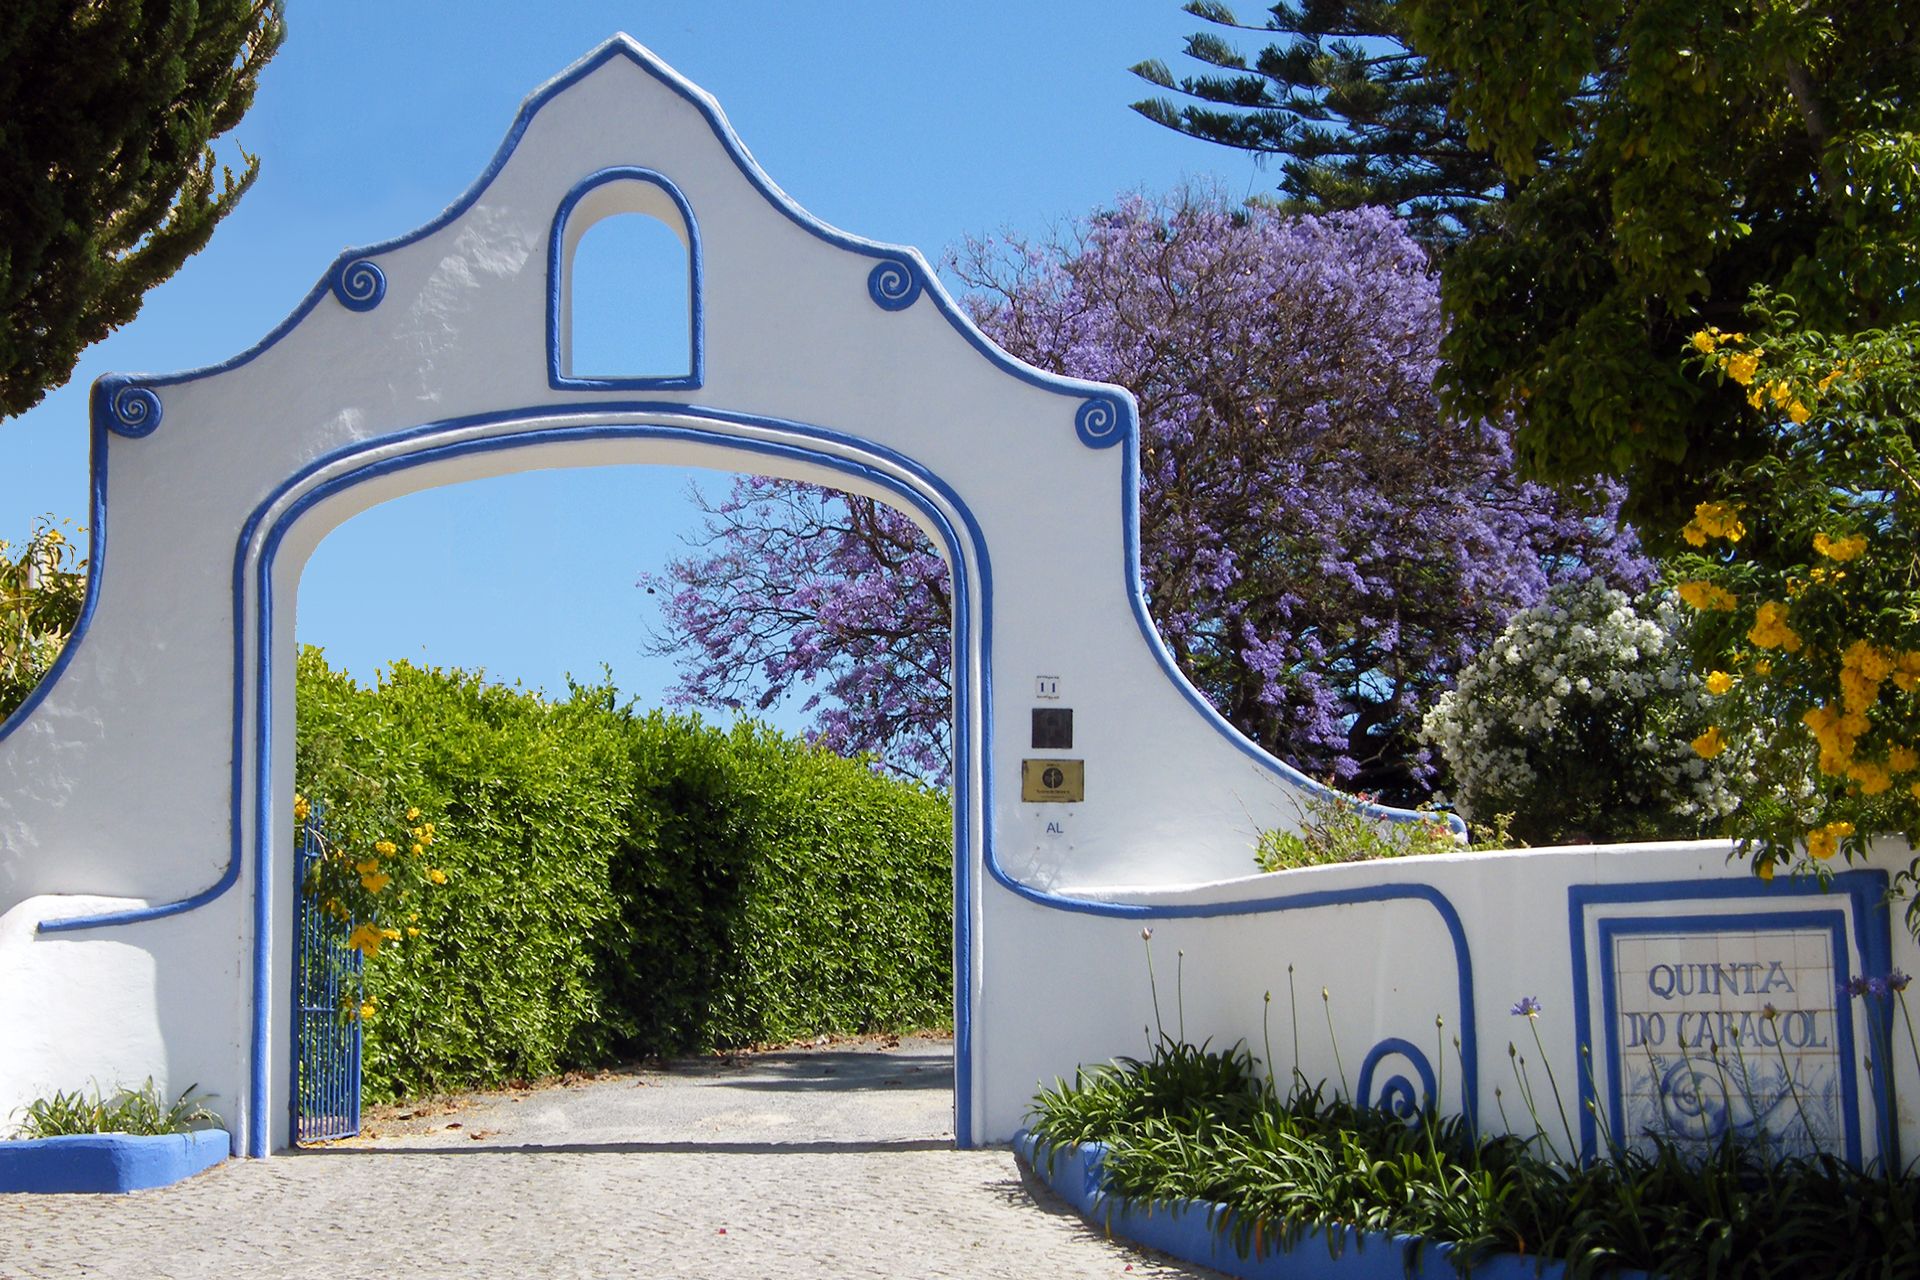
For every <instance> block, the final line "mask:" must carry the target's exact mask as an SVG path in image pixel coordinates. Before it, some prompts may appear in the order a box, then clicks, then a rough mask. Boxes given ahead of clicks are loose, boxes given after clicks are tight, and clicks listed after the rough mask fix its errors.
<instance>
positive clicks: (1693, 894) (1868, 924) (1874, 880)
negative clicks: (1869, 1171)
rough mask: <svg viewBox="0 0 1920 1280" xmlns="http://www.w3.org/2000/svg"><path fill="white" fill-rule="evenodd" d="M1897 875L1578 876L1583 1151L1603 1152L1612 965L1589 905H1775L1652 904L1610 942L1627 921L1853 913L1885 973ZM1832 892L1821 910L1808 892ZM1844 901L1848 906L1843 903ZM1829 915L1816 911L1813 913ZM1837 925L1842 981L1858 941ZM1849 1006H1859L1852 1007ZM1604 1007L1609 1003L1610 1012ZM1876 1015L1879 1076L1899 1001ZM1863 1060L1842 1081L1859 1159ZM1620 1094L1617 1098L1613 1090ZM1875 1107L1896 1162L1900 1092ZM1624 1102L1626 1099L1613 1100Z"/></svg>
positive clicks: (1571, 902)
mask: <svg viewBox="0 0 1920 1280" xmlns="http://www.w3.org/2000/svg"><path fill="white" fill-rule="evenodd" d="M1889 886H1890V881H1889V879H1888V876H1887V873H1886V872H1884V871H1872V870H1864V869H1861V870H1853V871H1842V872H1839V873H1838V874H1836V875H1834V876H1832V877H1831V878H1830V880H1828V881H1826V882H1823V881H1821V880H1818V879H1816V878H1814V877H1810V876H1796V877H1793V878H1791V879H1782V880H1777V881H1765V880H1760V879H1758V878H1755V879H1750V880H1725V879H1720V880H1648V881H1636V882H1634V883H1631V884H1613V885H1593V884H1576V885H1571V886H1569V887H1568V889H1567V940H1568V944H1569V946H1570V947H1571V949H1572V958H1573V1010H1574V1053H1575V1059H1576V1061H1578V1062H1580V1063H1581V1064H1582V1066H1581V1068H1580V1073H1579V1076H1580V1086H1579V1091H1580V1104H1579V1107H1580V1158H1581V1160H1582V1161H1592V1160H1594V1159H1596V1158H1598V1155H1599V1127H1598V1122H1597V1120H1596V1118H1595V1115H1594V1106H1595V1105H1596V1104H1597V1102H1598V1101H1599V1093H1600V1088H1599V1082H1598V1081H1597V1080H1595V1079H1594V1073H1593V1071H1592V1070H1590V1069H1589V1068H1588V1067H1587V1066H1586V1065H1585V1064H1588V1063H1591V1062H1592V1061H1594V1031H1593V1008H1592V996H1591V990H1592V985H1593V984H1592V981H1591V974H1592V970H1593V966H1594V965H1595V964H1596V963H1598V964H1601V965H1602V966H1603V968H1602V978H1603V982H1604V979H1605V978H1606V977H1607V976H1609V975H1610V968H1607V967H1606V964H1607V962H1606V957H1605V956H1604V955H1602V956H1598V957H1590V956H1589V955H1588V949H1587V923H1588V920H1589V918H1590V912H1591V911H1592V910H1593V908H1595V907H1609V906H1610V907H1633V906H1640V907H1648V908H1653V907H1658V906H1661V905H1666V906H1669V907H1671V906H1675V905H1678V904H1683V903H1690V904H1699V903H1703V902H1722V903H1726V904H1733V903H1752V902H1756V901H1766V900H1771V903H1772V904H1774V907H1775V909H1773V910H1770V911H1769V910H1766V909H1761V910H1757V911H1748V912H1739V911H1726V910H1723V911H1719V912H1700V911H1693V912H1690V913H1687V914H1680V913H1678V912H1669V913H1666V914H1659V915H1654V914H1651V913H1646V914H1641V915H1637V916H1632V917H1627V918H1626V919H1628V920H1630V921H1631V922H1632V923H1631V924H1622V923H1615V924H1614V925H1613V928H1612V929H1611V930H1606V931H1603V936H1602V937H1601V939H1600V940H1599V942H1600V946H1601V948H1602V950H1604V948H1605V946H1606V942H1607V939H1608V937H1610V936H1611V933H1613V932H1617V931H1620V930H1622V929H1623V928H1628V929H1630V928H1635V927H1638V926H1639V924H1640V922H1642V921H1647V922H1649V923H1648V925H1647V927H1649V928H1656V927H1657V928H1667V929H1671V930H1672V931H1675V932H1683V933H1684V932H1699V931H1703V930H1711V929H1777V928H1793V927H1808V926H1810V925H1817V926H1819V927H1828V926H1829V923H1830V922H1829V921H1828V920H1827V919H1826V918H1825V917H1827V916H1830V915H1831V916H1842V917H1846V916H1850V917H1851V922H1852V934H1853V950H1855V951H1857V953H1858V956H1859V960H1860V966H1861V969H1862V971H1863V972H1864V973H1867V974H1884V973H1886V972H1887V971H1888V970H1889V969H1891V968H1892V966H1893V934H1892V924H1891V922H1890V920H1889V918H1888V913H1887V895H1888V892H1889ZM1821 897H1826V898H1828V899H1829V900H1830V901H1831V902H1832V903H1833V906H1832V907H1831V908H1830V909H1829V910H1828V911H1824V912H1821V911H1815V910H1813V907H1812V904H1810V903H1809V902H1808V901H1807V899H1809V898H1821ZM1843 908H1844V909H1845V910H1844V911H1843ZM1815 916H1819V917H1822V918H1821V919H1818V920H1815V919H1813V917H1815ZM1831 927H1833V928H1834V930H1835V933H1836V935H1837V936H1836V942H1835V948H1834V957H1833V959H1834V974H1835V981H1836V982H1842V981H1845V979H1846V978H1847V977H1848V976H1849V975H1850V972H1851V960H1852V957H1851V956H1850V955H1849V949H1848V947H1846V946H1845V945H1844V937H1843V935H1844V933H1845V930H1844V928H1843V927H1842V926H1841V925H1840V924H1837V923H1836V924H1832V926H1831ZM1611 998H1612V993H1611V991H1610V989H1609V990H1603V991H1602V993H1601V999H1602V1000H1603V1001H1610V1000H1611ZM1840 1007H1842V1006H1840V1005H1838V1004H1836V1017H1835V1022H1836V1024H1838V1025H1840V1026H1842V1027H1843V1034H1844V1036H1845V1037H1846V1043H1847V1046H1848V1048H1849V1050H1850V1049H1851V1046H1852V1024H1853V1019H1852V1018H1851V1017H1847V1018H1841V1017H1839V1016H1837V1014H1838V1010H1839V1008H1840ZM1847 1007H1849V1008H1850V1006H1847ZM1603 1016H1605V1011H1603ZM1867 1017H1868V1019H1869V1020H1870V1021H1871V1020H1873V1019H1876V1018H1877V1019H1880V1020H1881V1021H1882V1022H1883V1023H1884V1024H1885V1025H1884V1026H1882V1027H1880V1028H1879V1029H1880V1030H1881V1031H1882V1032H1883V1034H1880V1035H1870V1036H1869V1037H1868V1053H1869V1054H1870V1055H1871V1056H1872V1061H1873V1068H1872V1070H1873V1075H1874V1078H1875V1079H1876V1080H1891V1078H1892V1077H1891V1074H1890V1072H1889V1069H1888V1068H1889V1064H1888V1062H1887V1059H1886V1054H1885V1053H1884V1051H1883V1046H1885V1045H1887V1044H1889V1043H1891V1040H1890V1037H1891V1035H1892V1009H1891V1007H1890V1006H1888V1005H1886V1003H1885V1002H1882V1006H1881V1007H1880V1008H1879V1009H1878V1010H1876V1009H1875V1008H1874V1007H1873V1006H1871V1005H1869V1007H1868V1010H1867ZM1611 1022H1612V1020H1611V1019H1609V1024H1610V1025H1609V1026H1608V1028H1607V1037H1606V1044H1605V1045H1604V1046H1603V1048H1604V1050H1605V1055H1606V1056H1605V1061H1606V1064H1607V1072H1608V1079H1609V1082H1610V1084H1614V1082H1617V1081H1618V1080H1619V1078H1620V1063H1619V1057H1618V1049H1617V1046H1616V1041H1617V1036H1615V1035H1614V1034H1613V1032H1614V1027H1613V1026H1612V1025H1611ZM1858 1062H1859V1059H1858V1057H1857V1056H1854V1055H1852V1054H1851V1053H1850V1052H1849V1053H1848V1054H1846V1055H1844V1056H1843V1058H1842V1071H1843V1073H1844V1074H1843V1077H1842V1078H1843V1080H1844V1081H1845V1096H1846V1116H1847V1128H1848V1135H1847V1153H1846V1154H1847V1159H1848V1162H1849V1163H1850V1164H1853V1165H1855V1166H1856V1167H1858V1166H1859V1165H1860V1163H1861V1159H1862V1154H1863V1153H1862V1151H1861V1147H1860V1132H1861V1128H1860V1115H1859V1091H1858V1085H1857V1078H1856V1076H1855V1075H1854V1072H1855V1070H1856V1069H1857V1066H1858ZM1608 1092H1609V1094H1610V1095H1611V1094H1614V1093H1615V1092H1617V1084H1614V1087H1610V1088H1609V1090H1608ZM1610 1100H1612V1099H1610ZM1879 1102H1880V1105H1877V1106H1876V1107H1875V1122H1876V1123H1875V1130H1876V1132H1875V1136H1876V1138H1877V1140H1878V1144H1879V1150H1880V1153H1881V1155H1882V1158H1883V1159H1885V1160H1886V1161H1887V1162H1888V1163H1889V1164H1897V1162H1898V1156H1899V1132H1898V1130H1897V1129H1896V1127H1895V1126H1894V1116H1893V1112H1894V1108H1893V1106H1892V1105H1891V1103H1892V1100H1891V1098H1882V1099H1880V1100H1879ZM1614 1106H1615V1111H1614V1114H1616V1115H1617V1114H1619V1112H1618V1106H1619V1104H1618V1102H1617V1100H1614Z"/></svg>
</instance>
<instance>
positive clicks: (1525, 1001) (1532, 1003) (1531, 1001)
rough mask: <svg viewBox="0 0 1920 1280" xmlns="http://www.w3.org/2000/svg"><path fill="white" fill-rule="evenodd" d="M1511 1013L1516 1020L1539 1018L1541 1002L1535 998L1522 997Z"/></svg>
mask: <svg viewBox="0 0 1920 1280" xmlns="http://www.w3.org/2000/svg"><path fill="white" fill-rule="evenodd" d="M1510 1012H1511V1013H1512V1014H1513V1016H1514V1017H1516V1018H1537V1017H1539V1016H1540V1001H1539V999H1538V998H1537V997H1535V996H1521V997H1520V999H1519V1002H1518V1003H1516V1004H1515V1005H1514V1006H1513V1008H1512V1010H1510Z"/></svg>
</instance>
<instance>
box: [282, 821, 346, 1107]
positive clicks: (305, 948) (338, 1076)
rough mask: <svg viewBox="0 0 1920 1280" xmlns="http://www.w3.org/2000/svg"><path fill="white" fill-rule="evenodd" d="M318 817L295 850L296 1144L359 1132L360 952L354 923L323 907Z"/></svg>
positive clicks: (307, 824)
mask: <svg viewBox="0 0 1920 1280" xmlns="http://www.w3.org/2000/svg"><path fill="white" fill-rule="evenodd" d="M325 852H326V849H325V845H324V843H323V841H322V838H321V828H320V815H319V813H318V812H315V813H312V814H309V815H308V817H307V820H306V821H305V822H304V823H302V824H301V827H300V845H299V848H298V850H297V851H296V852H295V854H294V864H293V883H294V919H293V1094H292V1098H293V1101H292V1103H291V1107H292V1111H293V1141H294V1142H295V1144H298V1143H302V1142H315V1141H319V1140H321V1139H325V1138H347V1137H351V1136H352V1135H354V1134H356V1133H358V1132H360V1013H359V977H360V960H361V957H360V953H359V952H358V951H355V950H353V949H351V948H350V947H348V946H347V936H348V933H349V932H350V931H351V929H352V928H353V922H352V921H351V920H347V921H342V920H337V919H335V918H334V917H332V916H330V915H328V914H327V912H326V911H325V910H324V909H322V907H321V903H320V895H319V894H317V893H315V892H314V891H313V887H312V880H313V870H314V865H315V864H316V863H318V862H319V861H320V859H321V858H322V857H324V856H325Z"/></svg>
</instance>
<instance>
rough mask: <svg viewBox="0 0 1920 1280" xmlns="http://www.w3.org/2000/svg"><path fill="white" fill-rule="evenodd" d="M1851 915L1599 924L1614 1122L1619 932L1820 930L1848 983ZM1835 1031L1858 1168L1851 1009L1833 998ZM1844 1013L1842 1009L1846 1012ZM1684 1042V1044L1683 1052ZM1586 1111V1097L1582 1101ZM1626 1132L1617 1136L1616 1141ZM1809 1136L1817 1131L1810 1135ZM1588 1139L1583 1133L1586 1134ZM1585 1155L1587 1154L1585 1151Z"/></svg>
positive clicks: (1839, 976) (1772, 914) (1620, 1105)
mask: <svg viewBox="0 0 1920 1280" xmlns="http://www.w3.org/2000/svg"><path fill="white" fill-rule="evenodd" d="M1846 925H1847V918H1846V913H1845V912H1844V911H1839V910H1832V911H1769V912H1761V913H1757V914H1753V915H1741V914H1738V913H1728V912H1723V913H1719V914H1712V915H1691V916H1628V917H1618V916H1609V917H1605V918H1603V919H1601V920H1600V921H1599V923H1598V926H1597V928H1598V937H1597V938H1596V939H1595V941H1596V943H1597V945H1598V949H1599V952H1600V1000H1601V1005H1602V1013H1603V1015H1604V1016H1605V1018H1606V1020H1607V1071H1608V1075H1609V1080H1610V1083H1611V1085H1612V1088H1611V1089H1610V1090H1609V1091H1608V1092H1609V1094H1610V1097H1609V1098H1608V1101H1609V1102H1611V1103H1612V1105H1613V1110H1612V1111H1611V1112H1609V1113H1608V1114H1609V1115H1611V1116H1612V1117H1613V1118H1614V1123H1615V1124H1618V1123H1619V1122H1620V1119H1619V1118H1620V1117H1622V1116H1624V1115H1625V1114H1626V1106H1625V1103H1626V1096H1625V1093H1624V1091H1623V1090H1622V1088H1621V1080H1620V1075H1621V1072H1620V1009H1619V996H1618V992H1617V990H1616V984H1615V982H1614V969H1613V950H1612V947H1613V940H1614V938H1615V937H1616V936H1617V935H1620V934H1636V933H1715V932H1719V931H1722V930H1727V929H1738V930H1741V931H1743V932H1745V931H1750V930H1759V929H1768V930H1771V929H1822V930H1825V931H1826V932H1827V933H1828V935H1829V940H1830V942H1831V944H1832V954H1833V972H1834V980H1835V981H1836V982H1838V983H1843V984H1844V983H1845V982H1846V980H1847V978H1848V977H1849V976H1851V975H1850V974H1849V973H1848V969H1849V965H1848V964H1847V938H1846ZM1828 998H1829V999H1833V1001H1834V1011H1833V1012H1834V1018H1833V1023H1834V1034H1835V1035H1836V1036H1837V1037H1838V1038H1839V1045H1838V1049H1837V1054H1836V1063H1837V1065H1838V1067H1839V1069H1840V1095H1841V1102H1840V1106H1841V1112H1842V1114H1843V1115H1844V1117H1845V1128H1846V1132H1845V1135H1844V1136H1845V1139H1846V1146H1847V1151H1846V1156H1847V1163H1848V1164H1850V1165H1852V1166H1853V1167H1854V1168H1856V1169H1857V1168H1859V1167H1860V1162H1861V1153H1860V1088H1859V1081H1858V1079H1857V1078H1856V1077H1855V1075H1854V1066H1853V1064H1854V1062H1855V1061H1856V1059H1855V1057H1854V1046H1853V1009H1852V1007H1851V1006H1849V1005H1846V1004H1844V1003H1843V1002H1842V1001H1840V1000H1838V999H1837V998H1834V997H1833V995H1832V993H1831V992H1830V993H1829V994H1828ZM1843 1011H1844V1013H1843ZM1685 1048H1686V1046H1685V1045H1682V1050H1683V1052H1684V1050H1685ZM1875 1059H1876V1062H1877V1064H1878V1065H1877V1066H1876V1071H1878V1070H1884V1069H1885V1067H1886V1064H1885V1062H1883V1061H1880V1060H1879V1055H1877V1054H1876V1055H1875ZM1582 1109H1583V1110H1584V1109H1585V1099H1584V1097H1583V1099H1582ZM1622 1137H1624V1135H1616V1141H1618V1140H1620V1138H1622ZM1808 1137H1809V1138H1812V1137H1814V1135H1812V1134H1809V1135H1808ZM1583 1141H1584V1137H1583ZM1581 1154H1582V1158H1583V1159H1585V1158H1589V1157H1588V1156H1587V1155H1586V1152H1585V1151H1584V1150H1583V1151H1582V1153H1581Z"/></svg>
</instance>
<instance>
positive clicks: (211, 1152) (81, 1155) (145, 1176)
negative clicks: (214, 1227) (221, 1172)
mask: <svg viewBox="0 0 1920 1280" xmlns="http://www.w3.org/2000/svg"><path fill="white" fill-rule="evenodd" d="M232 1153H233V1139H232V1137H231V1136H229V1135H228V1133H227V1131H226V1130H225V1129H196V1130H194V1131H192V1132H190V1133H162V1134H129V1133H81V1134H72V1135H69V1136H67V1137H61V1138H34V1139H31V1140H28V1141H25V1142H0V1193H7V1192H29V1193H36V1194H46V1193H77V1194H82V1195H122V1194H125V1193H126V1192H129V1191H140V1190H143V1189H145V1188H148V1187H164V1186H168V1185H169V1184H171V1183H175V1182H180V1181H182V1180H183V1179H186V1178H191V1177H192V1176H193V1175H194V1174H196V1173H200V1172H202V1171H203V1170H206V1169H211V1168H212V1167H213V1166H214V1165H216V1164H219V1163H220V1162H221V1161H222V1160H225V1159H226V1158H227V1157H228V1156H229V1155H231V1154H232Z"/></svg>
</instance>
